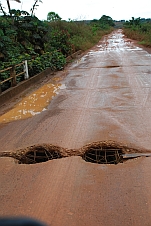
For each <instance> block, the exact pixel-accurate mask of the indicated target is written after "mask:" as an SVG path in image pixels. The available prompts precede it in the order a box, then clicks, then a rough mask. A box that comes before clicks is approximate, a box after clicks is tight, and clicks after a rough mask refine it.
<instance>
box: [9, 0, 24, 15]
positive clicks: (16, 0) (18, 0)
mask: <svg viewBox="0 0 151 226" xmlns="http://www.w3.org/2000/svg"><path fill="white" fill-rule="evenodd" d="M6 1H7V6H8V11H9V14H10V16H11V15H12V14H11V8H10V3H9V0H6ZM14 1H15V2H18V3H21V1H20V0H14Z"/></svg>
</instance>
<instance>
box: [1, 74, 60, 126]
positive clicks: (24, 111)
mask: <svg viewBox="0 0 151 226" xmlns="http://www.w3.org/2000/svg"><path fill="white" fill-rule="evenodd" d="M53 80H54V81H58V80H59V79H58V78H54V79H53ZM63 88H64V85H61V84H53V83H49V84H46V85H44V86H42V87H41V88H39V89H38V90H36V91H34V92H33V93H32V94H30V95H29V96H27V97H24V98H23V99H22V100H21V101H20V102H19V103H18V104H17V105H16V106H15V107H14V108H13V109H11V110H10V111H8V112H7V113H5V114H3V115H2V116H0V123H7V122H11V121H15V120H20V119H26V118H29V117H32V116H34V115H37V114H40V113H41V112H42V111H45V110H46V107H47V106H48V104H49V103H50V101H51V100H52V98H53V97H54V96H55V95H56V94H57V91H58V89H63Z"/></svg>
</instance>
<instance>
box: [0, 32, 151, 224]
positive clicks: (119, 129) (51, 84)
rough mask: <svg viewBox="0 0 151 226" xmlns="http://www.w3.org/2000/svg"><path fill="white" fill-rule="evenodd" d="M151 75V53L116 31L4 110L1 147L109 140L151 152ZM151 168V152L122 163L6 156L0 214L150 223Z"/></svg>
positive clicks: (54, 220)
mask: <svg viewBox="0 0 151 226" xmlns="http://www.w3.org/2000/svg"><path fill="white" fill-rule="evenodd" d="M150 78H151V54H148V53H147V52H146V51H144V50H143V49H142V48H140V47H137V46H136V45H134V43H133V42H132V41H131V40H128V39H126V38H125V37H124V36H123V34H122V32H121V30H118V31H115V32H113V33H112V34H110V35H109V36H106V37H105V38H104V40H103V41H100V43H99V44H98V45H97V46H95V47H94V48H93V49H92V50H90V51H89V52H88V53H86V54H85V55H83V56H82V57H81V58H80V59H79V60H77V61H76V62H74V63H72V64H71V65H70V66H69V67H67V68H66V69H65V70H64V71H63V72H60V73H58V74H56V76H55V77H54V78H53V79H51V80H49V81H47V84H45V86H44V87H41V88H40V89H39V90H37V91H35V92H34V93H32V94H31V95H30V96H27V97H25V98H24V99H23V100H22V101H21V102H20V103H19V104H18V105H16V106H15V107H14V108H13V109H12V110H10V111H9V112H6V113H5V114H4V115H2V116H1V117H0V122H1V125H0V152H3V151H12V150H14V151H15V150H18V149H22V150H24V148H26V147H28V146H32V145H37V144H43V143H47V144H53V145H57V146H60V147H62V148H67V149H68V151H70V150H69V149H79V148H81V147H82V146H84V145H86V144H87V143H91V142H95V141H109V140H113V141H115V142H117V143H119V142H120V143H122V144H123V145H127V146H128V147H133V148H136V149H138V150H139V151H142V152H144V151H146V152H150V151H151V139H150V137H151V117H150V115H151V79H150ZM30 101H31V102H30ZM28 103H29V104H28ZM150 170H151V158H150V157H148V158H146V157H141V158H137V159H133V160H129V161H127V162H124V163H120V164H118V165H105V164H103V165H102V164H94V163H89V162H85V161H84V160H83V159H82V158H81V157H80V156H73V157H68V158H62V159H56V160H52V161H47V162H44V163H39V164H33V165H31V164H30V165H28V164H24V165H23V164H21V165H20V164H17V163H16V162H14V160H13V159H12V158H0V172H1V173H0V184H1V186H0V199H1V201H0V215H1V216H5V215H13V216H14V215H15V216H16V215H17V216H20V215H25V216H32V217H35V218H36V219H40V220H43V221H44V222H46V223H48V225H52V226H65V225H71V226H73V225H74V226H75V225H80V226H84V225H90V226H91V225H92V226H93V225H103V226H106V225H111V226H112V225H113V226H114V225H115V226H118V225H119V226H121V225H137V226H139V225H141V226H142V225H145V226H149V225H151V217H150V216H151V204H150V199H151V189H150V187H151V177H150Z"/></svg>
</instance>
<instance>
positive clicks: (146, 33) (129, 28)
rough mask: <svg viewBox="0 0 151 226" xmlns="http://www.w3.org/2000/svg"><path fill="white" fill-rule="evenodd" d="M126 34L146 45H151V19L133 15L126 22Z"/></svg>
mask: <svg viewBox="0 0 151 226" xmlns="http://www.w3.org/2000/svg"><path fill="white" fill-rule="evenodd" d="M124 34H125V35H126V36H127V37H128V38H131V39H135V40H138V41H139V44H142V45H144V46H146V47H151V20H150V19H146V20H145V19H141V18H140V17H139V18H136V19H135V18H134V17H132V20H129V21H126V22H125V24H124Z"/></svg>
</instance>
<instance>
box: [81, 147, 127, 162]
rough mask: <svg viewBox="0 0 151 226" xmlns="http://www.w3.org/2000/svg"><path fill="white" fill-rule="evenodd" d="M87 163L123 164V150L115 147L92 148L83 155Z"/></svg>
mask: <svg viewBox="0 0 151 226" xmlns="http://www.w3.org/2000/svg"><path fill="white" fill-rule="evenodd" d="M83 159H84V160H85V161H86V162H92V163H97V164H118V163H120V162H122V159H123V157H122V149H120V148H113V147H111V148H110V147H99V148H96V147H95V148H93V147H90V148H89V150H87V151H86V152H85V154H84V155H83Z"/></svg>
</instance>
